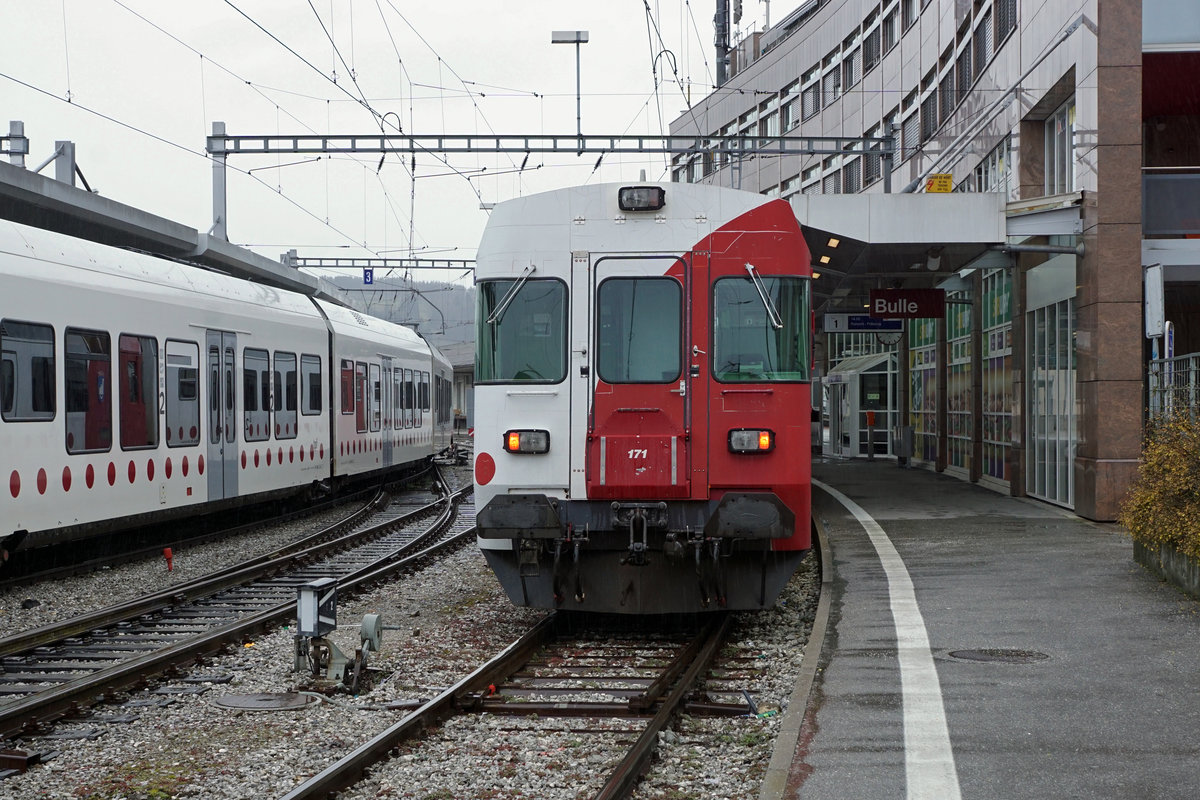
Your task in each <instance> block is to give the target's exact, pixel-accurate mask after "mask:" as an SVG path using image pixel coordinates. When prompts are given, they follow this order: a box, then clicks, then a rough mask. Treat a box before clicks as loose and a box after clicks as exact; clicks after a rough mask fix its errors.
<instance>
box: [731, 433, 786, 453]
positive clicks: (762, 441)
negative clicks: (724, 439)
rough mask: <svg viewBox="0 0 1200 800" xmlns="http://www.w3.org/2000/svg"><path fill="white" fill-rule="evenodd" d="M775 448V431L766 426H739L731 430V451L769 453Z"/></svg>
mask: <svg viewBox="0 0 1200 800" xmlns="http://www.w3.org/2000/svg"><path fill="white" fill-rule="evenodd" d="M774 449H775V432H774V431H772V430H768V429H766V428H738V429H736V430H732V431H730V432H729V451H730V452H731V453H769V452H771V451H772V450H774Z"/></svg>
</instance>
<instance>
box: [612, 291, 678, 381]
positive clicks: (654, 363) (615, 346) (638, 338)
mask: <svg viewBox="0 0 1200 800" xmlns="http://www.w3.org/2000/svg"><path fill="white" fill-rule="evenodd" d="M682 337H683V291H682V287H680V285H679V282H678V281H676V280H675V279H674V278H609V279H608V280H606V281H604V282H603V283H601V284H600V288H599V289H598V290H597V292H596V365H597V372H598V373H599V377H600V379H601V380H603V381H606V382H608V383H674V382H675V381H677V380H679V376H680V373H681V371H682V370H683V359H682V356H681V350H682V341H683V339H682Z"/></svg>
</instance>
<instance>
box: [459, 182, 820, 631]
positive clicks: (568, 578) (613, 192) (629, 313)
mask: <svg viewBox="0 0 1200 800" xmlns="http://www.w3.org/2000/svg"><path fill="white" fill-rule="evenodd" d="M811 277H812V269H811V264H810V259H809V252H808V248H807V246H806V245H805V241H804V238H803V236H802V234H801V232H800V228H799V225H798V223H797V221H796V217H795V215H794V214H793V213H792V210H791V208H790V206H789V205H788V204H787V203H786V202H783V201H781V200H769V199H767V198H764V197H762V196H761V195H756V194H751V193H747V192H742V191H737V190H732V189H723V188H718V187H712V186H702V185H692V184H673V183H668V184H665V185H641V186H620V185H616V184H611V185H596V186H583V187H577V188H570V189H564V190H561V191H553V192H547V193H544V194H538V195H534V196H531V197H524V198H520V199H516V200H511V201H508V202H505V203H501V204H498V205H497V206H496V207H495V210H494V211H493V212H492V216H491V219H490V221H489V222H488V225H487V228H486V230H485V232H484V235H483V238H482V241H481V243H480V247H479V253H478V258H477V265H476V282H477V284H476V285H477V290H478V305H477V312H476V316H477V318H476V326H477V342H476V348H477V355H476V374H475V465H474V467H475V483H476V505H477V507H478V508H479V509H480V510H479V513H478V519H477V522H478V526H479V545H480V547H481V548H482V550H483V553H484V555H485V556H486V558H487V560H488V563H489V565H490V566H491V568H492V569H493V570H494V571H495V573H496V575H497V576H498V578H499V580H500V582H501V584H502V585H503V586H504V588H505V590H506V591H507V593H508V595H509V597H510V598H511V599H512V601H513V602H514V603H516V604H518V605H522V606H535V607H544V608H564V609H576V610H581V611H590V612H603V613H608V612H615V613H636V614H646V613H650V614H654V613H678V612H683V613H686V612H696V611H705V610H717V609H759V608H765V607H770V606H771V605H773V604H774V601H775V598H776V597H777V595H778V593H779V592H780V590H781V589H782V588H783V586H784V584H785V583H786V582H787V580H788V578H789V577H790V575H791V574H792V572H793V571H794V569H795V568H796V566H797V565H798V564H799V562H800V559H801V558H802V557H803V555H804V553H805V551H807V550H808V549H809V547H810V541H811V530H810V479H811V462H810V453H809V446H810V444H809V438H810V421H809V412H810V402H811V400H810V398H811V394H810V377H811V366H812V355H811V342H812V312H811V303H810V282H811Z"/></svg>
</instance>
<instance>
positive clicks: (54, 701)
mask: <svg viewBox="0 0 1200 800" xmlns="http://www.w3.org/2000/svg"><path fill="white" fill-rule="evenodd" d="M470 489H471V487H470V486H468V487H464V488H462V489H460V490H459V491H458V492H456V493H455V494H454V495H451V496H448V497H444V498H441V499H440V500H439V501H438V502H437V503H435V504H431V506H426V507H424V508H423V509H420V510H418V511H416V512H413V513H412V514H409V515H406V519H411V518H412V517H414V516H416V515H417V514H419V513H423V512H424V511H426V510H427V509H429V508H430V507H432V506H434V505H438V504H442V505H444V508H443V510H442V513H441V514H440V515H439V516H438V518H437V519H436V520H435V522H434V524H433V525H432V526H431V530H444V529H445V528H446V527H447V526H448V525H449V524H450V522H452V521H453V518H454V515H455V510H456V500H457V499H459V498H461V496H462V495H464V494H466V493H467V492H469V491H470ZM395 522H396V520H393V521H392V524H394V523H395ZM474 530H475V529H474V527H472V528H470V529H467V530H464V531H462V532H460V533H458V534H457V535H455V536H452V537H449V538H447V539H444V540H442V541H441V542H438V543H437V544H434V545H431V546H428V547H426V548H425V549H423V550H421V551H419V552H417V553H413V554H411V555H408V556H406V557H403V558H399V559H396V560H393V561H391V563H387V564H385V565H384V566H377V565H373V567H372V568H370V569H362V570H358V571H357V572H355V573H351V574H350V575H348V576H346V577H345V578H344V579H343V580H339V584H338V588H339V590H341V591H345V592H347V593H349V592H352V591H354V590H357V589H359V588H364V587H366V586H370V585H373V584H374V583H375V582H377V581H380V580H382V579H384V578H385V577H388V576H390V575H392V574H394V573H397V572H400V571H402V570H404V569H407V568H409V567H411V566H414V565H416V564H418V563H421V562H422V561H424V560H426V559H428V558H429V557H431V556H432V555H436V554H438V553H441V552H444V551H445V550H447V549H450V548H451V547H455V546H457V545H458V544H461V543H462V542H464V541H467V540H469V538H470V537H473V536H474ZM420 538H428V536H427V535H425V536H423V537H419V539H420ZM340 541H342V540H339V542H340ZM418 541H419V540H418ZM413 546H419V544H416V543H415V542H414V543H409V545H408V546H407V547H406V549H409V548H411V547H413ZM294 558H295V557H293V556H287V557H285V558H284V559H276V560H275V561H272V562H269V565H270V566H271V567H272V568H273V569H274V568H281V567H283V566H286V565H287V564H286V563H285V564H281V563H279V562H287V563H291V562H292V560H293V559H294ZM394 558H395V555H394V554H393V555H389V556H387V557H385V558H384V559H383V561H385V562H386V561H388V560H389V559H394ZM377 564H378V562H377ZM265 566H267V565H259V566H256V567H251V568H249V569H248V570H238V572H237V573H236V574H238V575H241V576H242V580H240V581H236V582H233V584H232V585H237V584H238V583H245V582H246V574H245V573H247V572H255V571H259V572H261V573H262V574H267V572H265V571H263V570H262V568H263V567H265ZM277 571H278V570H277ZM227 583H229V581H228V580H227V579H225V578H219V579H217V580H216V581H213V585H224V584H227ZM209 588H210V591H209V592H205V593H204V594H203V595H202V596H207V595H208V594H211V593H212V592H211V589H212V586H210V587H209ZM161 594H162V595H169V594H170V592H164V593H161ZM159 599H160V601H161V599H162V598H161V597H160V598H159ZM126 605H134V606H137V603H136V602H135V603H133V604H126ZM295 609H296V604H295V602H294V601H288V602H284V603H279V604H276V605H274V606H269V607H267V608H264V609H262V610H260V611H256V612H252V613H250V614H247V615H246V616H244V617H241V618H240V619H237V620H234V621H232V622H229V623H226V624H224V625H221V626H218V627H215V628H211V629H209V630H207V631H205V632H204V633H201V634H198V635H196V636H194V637H191V638H189V639H188V640H187V641H184V642H179V643H177V644H174V645H169V646H167V647H164V648H161V649H159V650H156V651H154V652H153V653H147V654H145V655H142V656H137V657H134V658H131V659H128V660H125V661H122V662H120V663H118V664H114V665H112V666H109V667H104V668H101V669H99V670H96V671H95V672H93V673H91V674H89V675H87V676H84V677H82V678H79V679H76V680H73V681H71V682H69V683H65V684H62V685H59V686H57V687H54V688H51V689H47V690H43V691H39V692H37V693H36V694H33V695H30V696H28V697H25V698H22V699H19V700H15V701H13V702H9V703H5V704H3V705H0V739H7V738H13V737H15V736H17V735H19V734H21V733H22V732H25V731H28V730H30V729H34V730H36V729H37V728H38V727H40V726H41V725H43V724H45V723H47V722H51V721H54V720H57V719H59V718H61V717H63V716H66V715H68V714H71V713H74V712H77V711H78V710H79V709H80V708H82V707H85V706H88V705H92V704H94V703H96V702H100V701H101V700H103V699H104V697H105V696H106V695H108V694H110V693H112V692H116V691H121V690H124V689H128V688H130V687H136V686H138V685H143V684H145V683H146V682H147V681H148V680H149V679H150V678H151V677H152V676H153V675H155V674H160V673H162V672H164V671H167V670H169V669H171V668H176V667H182V666H188V665H191V664H194V663H197V662H198V661H199V660H200V659H202V658H204V657H206V656H208V655H211V654H213V653H216V652H218V651H220V650H221V649H222V648H223V647H225V646H226V645H228V644H230V643H233V642H238V641H243V640H245V639H246V638H247V637H250V636H252V635H254V634H255V633H258V632H260V631H262V630H266V629H268V628H269V627H270V626H272V625H273V624H276V623H278V622H279V621H281V620H284V619H291V618H293V617H294V615H295ZM135 615H137V614H135ZM13 638H16V637H13Z"/></svg>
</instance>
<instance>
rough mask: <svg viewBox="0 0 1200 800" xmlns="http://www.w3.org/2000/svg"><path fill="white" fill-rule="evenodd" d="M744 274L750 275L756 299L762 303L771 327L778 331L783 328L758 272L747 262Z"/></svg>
mask: <svg viewBox="0 0 1200 800" xmlns="http://www.w3.org/2000/svg"><path fill="white" fill-rule="evenodd" d="M746 272H748V273H750V281H751V282H752V283H753V284H754V288H755V289H757V290H758V299H759V300H761V301H762V304H763V308H765V309H766V310H767V318H768V319H769V320H770V322H771V327H772V328H775V329H776V330H778V329H779V328H782V327H783V320H782V319H780V317H779V312H778V311H776V310H775V306H774V304H773V303H771V298H770V297H768V296H767V290H766V287H765V286H763V282H762V278H760V277H759V275H758V270H756V269H755V268H754V265H753V264H751V263H750V262H749V261H747V262H746Z"/></svg>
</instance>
